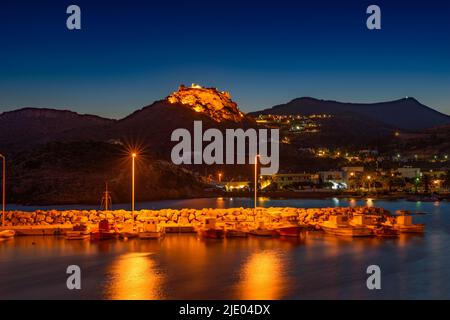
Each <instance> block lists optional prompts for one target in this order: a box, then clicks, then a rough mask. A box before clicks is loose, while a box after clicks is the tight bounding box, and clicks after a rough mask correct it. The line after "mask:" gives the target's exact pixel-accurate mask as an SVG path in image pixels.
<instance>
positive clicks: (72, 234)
mask: <svg viewBox="0 0 450 320" xmlns="http://www.w3.org/2000/svg"><path fill="white" fill-rule="evenodd" d="M90 235H91V231H90V230H89V227H88V226H87V225H75V226H74V227H73V229H72V230H69V231H66V234H65V238H66V239H67V240H85V239H89V237H90Z"/></svg>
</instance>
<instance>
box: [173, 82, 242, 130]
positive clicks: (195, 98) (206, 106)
mask: <svg viewBox="0 0 450 320" xmlns="http://www.w3.org/2000/svg"><path fill="white" fill-rule="evenodd" d="M166 100H167V101H168V102H170V103H172V104H182V105H184V106H187V107H188V108H191V109H192V110H194V111H195V112H199V113H203V114H205V115H207V116H209V117H210V118H211V119H213V120H214V121H216V122H222V121H224V120H225V121H233V122H241V121H242V120H244V118H245V117H244V114H243V113H242V112H241V111H239V109H238V107H237V104H236V103H235V102H233V101H232V100H231V95H230V93H229V92H226V91H219V90H217V89H216V88H203V87H201V86H200V85H196V84H192V85H191V86H190V87H185V86H184V85H181V86H180V87H179V89H178V91H176V92H174V93H172V94H171V95H170V96H168V97H167V99H166Z"/></svg>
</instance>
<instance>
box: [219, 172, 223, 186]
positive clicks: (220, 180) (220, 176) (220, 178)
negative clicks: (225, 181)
mask: <svg viewBox="0 0 450 320" xmlns="http://www.w3.org/2000/svg"><path fill="white" fill-rule="evenodd" d="M220 182H222V173H221V172H219V183H220Z"/></svg>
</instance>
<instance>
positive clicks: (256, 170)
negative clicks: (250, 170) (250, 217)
mask: <svg viewBox="0 0 450 320" xmlns="http://www.w3.org/2000/svg"><path fill="white" fill-rule="evenodd" d="M258 157H259V154H257V155H255V187H254V188H255V214H256V196H257V190H258Z"/></svg>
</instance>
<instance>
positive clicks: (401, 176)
mask: <svg viewBox="0 0 450 320" xmlns="http://www.w3.org/2000/svg"><path fill="white" fill-rule="evenodd" d="M449 178H450V173H449V171H448V170H444V169H443V170H421V169H420V168H415V167H399V168H395V169H377V170H368V169H366V168H365V167H363V166H355V167H342V168H341V169H339V170H330V171H318V172H314V173H308V172H302V173H278V174H275V175H270V176H260V177H259V180H258V184H259V185H258V188H259V189H262V190H271V191H281V190H319V189H329V190H348V191H383V190H385V191H403V192H417V191H422V192H423V191H426V192H444V191H449V188H450V186H449V185H448V184H449ZM220 186H221V187H223V188H224V189H225V190H226V191H238V190H249V189H252V188H253V186H252V182H251V181H224V182H221V183H220Z"/></svg>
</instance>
